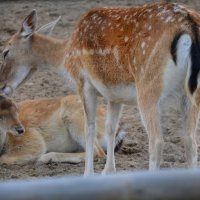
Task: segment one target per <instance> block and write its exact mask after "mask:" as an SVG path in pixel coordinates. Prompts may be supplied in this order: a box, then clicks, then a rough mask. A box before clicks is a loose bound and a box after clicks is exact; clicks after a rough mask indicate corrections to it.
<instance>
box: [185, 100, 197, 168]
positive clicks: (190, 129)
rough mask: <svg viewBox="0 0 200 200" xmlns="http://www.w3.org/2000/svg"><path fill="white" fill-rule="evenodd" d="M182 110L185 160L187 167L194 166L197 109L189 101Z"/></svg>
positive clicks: (195, 158) (195, 161) (195, 160)
mask: <svg viewBox="0 0 200 200" xmlns="http://www.w3.org/2000/svg"><path fill="white" fill-rule="evenodd" d="M182 110H184V109H182ZM184 111H185V113H184V114H185V115H184V120H183V125H184V143H185V155H186V160H187V164H188V167H189V168H196V167H197V158H198V154H197V143H196V128H197V123H198V109H197V108H196V107H195V106H192V105H191V103H190V102H187V105H185V110H184Z"/></svg>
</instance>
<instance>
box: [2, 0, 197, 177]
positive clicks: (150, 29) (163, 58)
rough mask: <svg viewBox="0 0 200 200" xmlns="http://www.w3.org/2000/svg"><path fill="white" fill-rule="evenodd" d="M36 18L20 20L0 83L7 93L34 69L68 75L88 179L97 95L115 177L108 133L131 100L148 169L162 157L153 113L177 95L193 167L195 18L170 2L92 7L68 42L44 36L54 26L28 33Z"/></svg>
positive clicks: (156, 165) (157, 113)
mask: <svg viewBox="0 0 200 200" xmlns="http://www.w3.org/2000/svg"><path fill="white" fill-rule="evenodd" d="M36 21H37V17H36V11H32V12H31V14H30V15H29V16H27V17H26V19H25V20H24V21H23V23H22V26H21V28H20V30H19V31H18V32H17V33H16V34H14V35H13V36H12V37H11V39H10V40H9V42H8V44H7V46H6V47H5V49H4V52H3V55H4V62H3V65H2V68H1V83H2V86H3V85H4V86H3V88H2V90H3V92H4V93H11V92H12V90H14V89H16V88H17V87H18V86H19V85H20V84H22V83H23V82H24V80H26V79H27V77H29V76H30V75H31V73H32V72H33V71H35V69H44V68H46V69H50V68H52V69H55V70H57V71H62V74H64V75H66V77H67V74H68V73H69V74H70V76H71V77H72V78H73V79H74V81H75V82H76V86H77V90H78V92H79V95H80V97H81V99H82V102H83V105H84V110H85V124H86V125H85V126H86V168H85V175H88V174H93V149H94V144H95V129H96V125H95V120H96V112H95V111H96V104H97V98H96V97H97V94H98V93H100V94H101V95H102V96H103V97H105V98H106V100H107V102H108V107H107V110H108V112H107V113H108V114H107V119H106V133H107V138H108V145H107V148H108V149H107V162H106V165H105V169H104V171H103V173H109V172H113V171H115V159H114V147H115V142H114V141H115V129H116V124H117V122H118V118H119V115H120V111H121V107H122V106H121V105H122V104H132V103H133V102H134V98H135V97H136V98H137V101H138V107H139V111H140V114H141V118H142V121H143V124H144V126H145V128H146V130H147V133H148V137H149V168H150V169H151V170H155V169H157V168H159V166H160V160H161V158H162V156H161V155H162V154H161V153H162V147H163V137H162V134H161V128H160V109H161V108H162V105H163V102H164V100H165V99H167V97H170V98H171V97H172V96H174V95H175V96H176V94H180V95H181V98H179V103H180V105H181V106H182V109H181V111H182V113H183V116H184V123H183V126H184V132H186V134H185V147H186V157H187V161H188V166H189V167H196V166H197V144H196V140H195V129H196V121H197V116H198V109H197V108H198V106H199V102H198V101H197V99H198V98H197V97H198V95H199V93H198V91H199V70H200V45H199V44H200V43H199V40H200V38H199V36H200V32H199V27H200V15H199V14H198V13H197V12H195V11H193V10H191V9H189V8H187V7H186V6H181V5H178V4H175V3H163V2H162V3H155V4H149V5H144V6H138V7H129V8H97V9H92V10H90V11H89V12H87V13H86V14H85V15H83V16H82V17H81V19H80V21H79V22H78V23H77V25H76V28H75V29H74V31H73V33H72V35H71V37H70V38H68V39H66V40H61V39H55V38H53V37H50V36H48V35H47V34H49V33H50V32H51V30H52V29H53V27H54V25H55V22H52V23H49V24H47V25H45V26H44V27H42V28H41V29H39V30H36Z"/></svg>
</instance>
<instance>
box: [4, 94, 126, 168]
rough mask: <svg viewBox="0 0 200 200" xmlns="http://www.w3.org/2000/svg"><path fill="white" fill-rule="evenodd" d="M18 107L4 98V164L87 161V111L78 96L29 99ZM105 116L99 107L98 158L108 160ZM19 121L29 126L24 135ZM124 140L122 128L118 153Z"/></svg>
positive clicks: (117, 147) (119, 132)
mask: <svg viewBox="0 0 200 200" xmlns="http://www.w3.org/2000/svg"><path fill="white" fill-rule="evenodd" d="M4 104H5V105H4ZM7 104H8V105H7ZM17 107H18V110H17V109H16V106H15V104H14V103H13V102H11V101H10V100H9V99H6V98H5V97H4V99H3V100H2V99H1V97H0V117H1V118H2V119H5V120H3V121H4V125H3V124H2V123H3V122H2V123H1V122H0V128H1V130H2V131H1V133H0V137H1V138H3V140H2V142H1V146H0V150H2V147H3V146H4V148H3V151H2V156H1V157H0V163H6V164H14V163H15V164H22V163H23V164H24V163H27V162H30V161H37V162H39V163H48V162H68V163H79V162H83V161H84V160H85V152H84V151H85V135H84V110H83V108H82V104H81V101H80V100H79V98H78V96H67V97H57V98H46V99H37V100H26V101H23V102H21V103H19V104H17ZM18 112H19V114H18ZM105 116H106V115H105V109H104V108H102V107H100V108H98V109H97V127H98V128H97V137H96V141H95V154H96V156H98V157H104V156H105V153H104V152H106V146H107V144H106V135H105V134H104V129H105V128H104V122H105ZM18 117H19V119H18ZM11 119H12V120H11ZM19 120H20V121H21V123H22V124H23V125H24V127H25V132H24V134H23V135H21V133H22V131H23V130H24V129H23V128H20V127H22V126H21V125H20V124H19ZM13 123H14V125H13ZM18 124H19V125H18ZM4 126H5V127H6V128H3V127H4ZM19 134H20V135H19ZM123 138H124V130H123V128H122V126H119V129H118V132H117V137H116V140H115V148H116V150H118V149H119V148H120V146H121V144H122V141H123Z"/></svg>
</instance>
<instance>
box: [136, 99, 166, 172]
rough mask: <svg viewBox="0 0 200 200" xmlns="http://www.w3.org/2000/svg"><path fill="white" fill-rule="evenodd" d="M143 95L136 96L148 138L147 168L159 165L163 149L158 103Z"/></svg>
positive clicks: (152, 168)
mask: <svg viewBox="0 0 200 200" xmlns="http://www.w3.org/2000/svg"><path fill="white" fill-rule="evenodd" d="M156 102H157V101H154V102H151V101H149V99H147V98H146V97H143V96H139V97H138V106H139V110H140V114H141V118H142V121H143V124H144V126H145V128H146V130H147V134H148V138H149V169H150V170H156V169H158V168H159V167H160V162H161V158H162V150H163V137H162V134H161V128H160V114H159V105H158V103H156Z"/></svg>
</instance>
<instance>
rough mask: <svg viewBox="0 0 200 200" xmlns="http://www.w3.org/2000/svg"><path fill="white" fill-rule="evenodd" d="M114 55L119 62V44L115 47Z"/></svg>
mask: <svg viewBox="0 0 200 200" xmlns="http://www.w3.org/2000/svg"><path fill="white" fill-rule="evenodd" d="M113 55H114V57H115V59H116V61H117V63H119V52H118V48H117V46H115V47H114V48H113Z"/></svg>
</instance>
